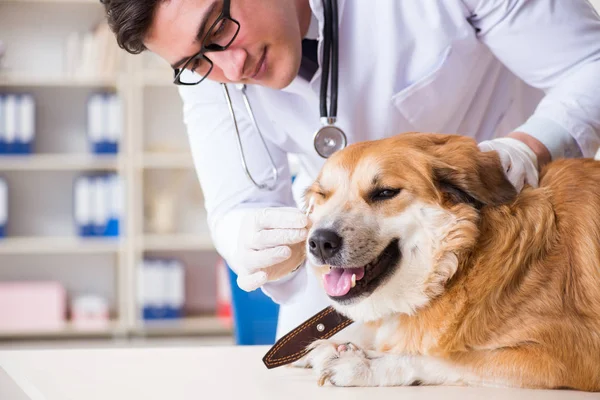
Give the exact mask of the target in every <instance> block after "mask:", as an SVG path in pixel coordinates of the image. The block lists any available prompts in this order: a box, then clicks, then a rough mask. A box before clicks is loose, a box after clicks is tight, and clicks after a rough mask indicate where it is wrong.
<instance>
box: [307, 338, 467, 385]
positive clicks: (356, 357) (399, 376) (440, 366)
mask: <svg viewBox="0 0 600 400" xmlns="http://www.w3.org/2000/svg"><path fill="white" fill-rule="evenodd" d="M308 359H309V362H310V364H311V365H312V367H313V369H314V370H315V373H316V374H317V376H318V377H319V385H323V384H325V383H326V382H327V381H329V382H330V383H331V384H333V385H335V386H409V385H415V384H424V385H440V384H462V383H463V380H464V376H463V375H462V374H461V371H460V370H459V369H457V368H456V367H454V366H452V365H450V364H448V363H446V362H445V361H443V360H438V359H435V358H432V357H426V356H409V355H400V354H392V353H378V352H372V351H364V350H362V349H360V348H359V347H358V346H356V345H354V344H352V343H344V344H337V343H334V342H331V341H326V340H324V341H318V342H315V343H313V345H311V352H310V353H309V357H308Z"/></svg>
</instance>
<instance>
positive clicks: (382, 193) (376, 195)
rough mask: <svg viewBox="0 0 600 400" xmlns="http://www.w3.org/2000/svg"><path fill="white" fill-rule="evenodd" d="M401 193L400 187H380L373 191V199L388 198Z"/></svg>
mask: <svg viewBox="0 0 600 400" xmlns="http://www.w3.org/2000/svg"><path fill="white" fill-rule="evenodd" d="M398 193H400V189H378V190H375V191H373V193H371V200H372V201H381V200H388V199H391V198H392V197H395V196H396V195H397V194H398Z"/></svg>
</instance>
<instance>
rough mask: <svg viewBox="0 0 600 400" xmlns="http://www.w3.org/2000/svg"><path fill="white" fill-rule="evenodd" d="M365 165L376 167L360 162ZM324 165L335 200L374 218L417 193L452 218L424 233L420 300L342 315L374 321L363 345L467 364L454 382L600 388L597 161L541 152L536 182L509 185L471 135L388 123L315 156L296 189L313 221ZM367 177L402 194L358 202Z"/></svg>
mask: <svg viewBox="0 0 600 400" xmlns="http://www.w3.org/2000/svg"><path fill="white" fill-rule="evenodd" d="M365 160H370V161H369V165H370V166H369V167H368V168H366V167H364V166H363V165H361V163H364V162H365ZM373 163H375V164H377V166H376V167H373V165H372V164H373ZM372 168H375V169H376V170H377V171H378V172H377V176H376V179H375V178H374V177H373V176H370V175H369V174H368V173H366V171H368V170H369V169H372ZM334 170H335V171H342V170H343V171H346V173H347V176H348V179H349V182H346V183H344V184H342V185H340V186H344V185H346V186H347V189H346V194H345V195H344V196H347V199H344V200H338V205H337V206H336V207H346V209H347V210H362V211H364V212H369V213H375V214H377V215H380V216H383V218H385V217H386V216H393V215H398V214H400V213H402V212H404V211H405V210H407V209H408V207H410V205H411V204H413V203H414V202H415V201H417V200H418V201H420V202H423V203H426V204H431V205H432V206H435V207H439V208H441V209H443V210H445V211H447V212H448V213H449V214H450V215H451V216H452V217H453V218H454V221H455V222H454V223H452V224H451V225H450V226H451V228H449V229H448V230H447V231H444V232H445V233H444V235H443V238H442V240H440V241H439V243H437V245H436V246H437V248H436V249H435V252H434V255H433V257H432V261H431V262H432V266H431V273H430V274H429V276H428V279H427V280H426V281H425V282H424V283H423V293H425V294H426V296H428V299H429V301H428V302H427V303H426V304H423V305H420V306H418V307H417V308H415V310H414V312H406V313H397V312H392V313H387V314H386V310H378V311H381V313H382V315H385V316H384V317H377V318H371V315H370V314H364V313H363V314H360V315H358V314H351V315H350V316H351V317H352V318H354V319H357V320H358V322H364V323H365V325H366V326H368V327H369V328H370V329H373V330H374V334H375V335H376V337H377V340H376V341H375V342H374V343H373V346H372V348H371V349H372V350H375V351H377V352H380V353H386V354H390V353H392V354H402V355H420V356H427V357H434V358H436V359H441V360H443V361H444V362H447V363H450V364H451V365H455V366H457V367H461V368H463V369H464V370H465V371H467V373H466V374H464V376H463V378H461V379H460V381H459V382H455V383H457V384H469V385H479V384H490V383H495V384H503V385H509V386H516V387H528V388H572V389H578V390H586V391H600V162H597V161H594V160H590V159H571V160H558V161H555V162H552V163H551V164H549V165H548V166H546V167H545V168H544V169H543V170H542V171H541V175H540V185H539V188H537V189H533V188H531V187H525V189H524V190H523V191H522V192H521V193H520V194H518V195H517V194H516V193H515V191H514V189H513V188H512V186H511V185H510V183H509V182H508V181H507V180H506V178H505V177H504V173H503V171H502V167H501V165H500V162H499V159H498V157H497V155H496V154H495V153H493V152H489V153H482V152H480V151H479V150H478V148H477V146H476V144H475V142H474V141H473V140H471V139H468V138H466V137H462V136H457V135H439V134H417V133H406V134H400V135H397V136H395V137H392V138H389V139H384V140H379V141H373V142H365V143H360V144H356V145H352V146H349V147H347V148H346V149H345V150H343V151H340V152H338V153H336V154H335V155H334V157H332V158H330V159H329V160H328V161H327V163H326V164H325V166H324V168H323V170H322V172H321V174H320V176H319V178H318V179H317V181H316V182H315V184H314V185H313V186H312V187H311V188H310V189H309V190H308V191H307V193H306V196H307V197H315V200H316V205H315V215H316V217H315V221H318V219H319V208H320V207H325V205H326V204H327V202H328V201H329V200H330V199H331V198H332V197H333V196H334V195H335V191H336V190H337V189H336V188H337V187H340V186H336V185H333V186H332V185H329V186H328V185H326V184H323V182H322V180H323V175H324V174H328V173H331V172H332V171H334ZM336 173H337V172H336ZM339 179H343V178H339ZM376 180H377V181H378V184H381V183H382V182H383V183H384V186H392V187H402V195H401V196H398V198H396V199H392V200H389V201H387V202H386V203H385V204H382V205H373V204H368V201H366V200H365V196H366V194H365V193H366V192H368V190H369V187H370V185H372V184H373V183H374V181H376ZM434 223H435V221H434ZM357 229H360V228H359V227H357ZM400 268H402V267H400ZM318 273H319V274H321V273H323V271H322V270H321V271H319V272H318ZM333 304H334V306H335V307H338V308H339V309H340V311H341V312H346V311H347V308H344V307H342V306H340V305H339V304H337V303H336V302H335V301H333ZM382 307H383V306H382ZM378 315H379V314H378ZM390 320H394V321H395V322H396V325H393V326H395V328H394V329H389V326H390ZM384 325H385V326H387V327H388V328H385V329H384ZM425 383H427V382H425Z"/></svg>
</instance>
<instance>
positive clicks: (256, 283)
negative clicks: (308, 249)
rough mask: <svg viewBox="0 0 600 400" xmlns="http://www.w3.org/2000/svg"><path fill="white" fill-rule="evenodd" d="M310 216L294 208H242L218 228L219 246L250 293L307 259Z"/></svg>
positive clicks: (217, 245)
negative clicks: (306, 248) (306, 241)
mask: <svg viewBox="0 0 600 400" xmlns="http://www.w3.org/2000/svg"><path fill="white" fill-rule="evenodd" d="M307 224H308V218H307V217H306V215H304V213H303V212H302V211H301V210H300V209H298V208H293V207H270V208H260V209H239V210H233V211H231V212H230V213H228V214H227V215H226V216H225V217H224V218H223V220H222V221H221V222H220V223H219V224H218V225H219V226H218V227H217V228H216V229H215V230H216V232H215V235H214V236H215V245H216V247H217V250H218V251H219V252H220V253H221V255H222V256H223V257H224V258H225V259H226V260H227V262H228V264H229V266H230V267H231V268H232V269H233V270H234V271H235V273H236V274H237V276H238V279H237V284H238V286H239V287H240V288H241V289H242V290H245V291H247V292H250V291H252V290H255V289H258V288H259V287H261V286H262V285H264V284H265V283H266V282H268V281H274V280H278V279H280V278H283V277H285V276H286V275H288V274H289V273H291V272H292V271H294V270H295V269H296V268H298V266H299V265H301V264H302V262H303V261H304V259H305V244H304V241H305V240H306V236H307V235H308V229H307Z"/></svg>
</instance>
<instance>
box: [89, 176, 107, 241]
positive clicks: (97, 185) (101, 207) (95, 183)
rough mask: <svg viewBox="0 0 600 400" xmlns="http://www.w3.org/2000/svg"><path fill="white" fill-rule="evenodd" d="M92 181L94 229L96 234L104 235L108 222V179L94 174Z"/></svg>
mask: <svg viewBox="0 0 600 400" xmlns="http://www.w3.org/2000/svg"><path fill="white" fill-rule="evenodd" d="M91 181H92V229H93V232H94V236H104V232H105V231H106V226H107V224H108V201H107V200H108V199H107V197H108V196H107V195H106V192H107V187H108V185H107V180H106V178H105V177H104V176H94V177H93V178H91Z"/></svg>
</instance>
